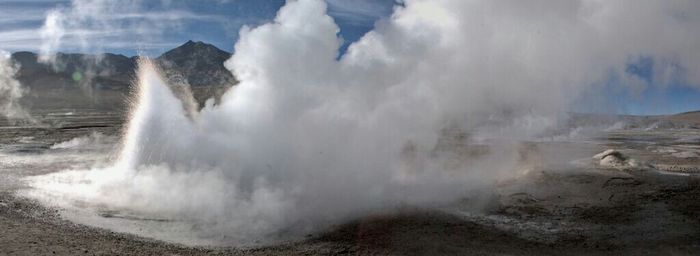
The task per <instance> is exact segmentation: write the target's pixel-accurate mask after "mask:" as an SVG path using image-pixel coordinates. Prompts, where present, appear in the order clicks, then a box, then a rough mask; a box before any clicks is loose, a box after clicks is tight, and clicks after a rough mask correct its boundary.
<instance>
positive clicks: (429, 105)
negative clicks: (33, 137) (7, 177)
mask: <svg viewBox="0 0 700 256" xmlns="http://www.w3.org/2000/svg"><path fill="white" fill-rule="evenodd" d="M404 5H405V6H403V7H397V8H396V10H395V12H394V14H393V15H392V16H391V17H390V18H388V19H385V20H382V21H380V22H378V24H377V28H376V29H375V30H374V31H371V32H369V33H368V34H367V35H365V36H364V37H363V38H362V39H361V40H359V41H358V42H356V43H354V44H352V45H351V46H350V47H349V50H348V52H347V53H346V54H345V55H344V56H343V57H342V58H341V59H340V60H337V59H336V57H337V56H338V48H339V46H340V40H339V39H338V38H337V36H336V34H337V32H338V27H337V26H336V24H335V23H334V21H333V19H332V18H331V17H330V16H328V15H326V4H325V2H323V1H320V0H299V1H289V2H288V3H287V5H285V6H284V7H283V8H282V9H281V10H280V11H279V13H278V16H277V18H276V19H275V20H274V22H272V23H270V24H265V25H262V26H259V27H257V28H248V27H244V28H243V29H242V30H241V32H240V34H241V36H240V40H239V41H238V42H237V44H236V46H235V55H234V56H232V58H231V59H230V60H228V61H227V62H226V66H227V67H228V68H229V69H230V70H231V71H232V72H233V73H234V74H235V75H236V77H237V78H238V79H239V80H240V83H239V84H238V85H237V86H236V87H234V88H233V89H232V90H230V91H229V92H227V93H226V94H225V95H224V96H223V97H222V100H221V104H219V105H217V106H211V105H209V106H206V107H205V108H204V109H202V110H201V111H200V113H199V115H196V116H188V115H187V113H186V111H185V110H183V108H182V103H180V101H179V100H178V99H177V97H175V96H174V95H173V93H172V92H171V91H170V90H169V89H168V87H167V85H166V84H165V83H164V82H163V80H162V79H161V78H160V76H159V74H158V72H157V71H156V70H155V69H154V68H153V67H152V65H151V64H149V63H148V62H144V63H141V65H140V74H139V83H138V84H139V87H140V93H139V98H138V100H137V105H136V106H135V108H134V110H133V112H132V116H131V119H130V121H129V122H130V123H129V128H128V131H127V134H126V137H125V138H124V145H123V150H122V151H121V153H120V154H121V155H120V160H119V161H118V162H117V163H116V164H115V165H114V167H113V168H108V169H106V170H101V171H97V172H95V171H93V172H81V171H72V172H66V173H59V174H54V175H51V176H46V177H38V178H36V179H35V180H34V183H33V184H34V186H36V187H39V188H41V189H45V190H49V191H50V192H51V193H52V194H60V195H67V196H68V197H69V198H80V199H84V200H85V201H87V202H91V203H95V204H99V205H107V206H109V207H114V208H116V209H129V210H131V211H135V212H139V213H145V214H149V215H159V216H169V217H172V218H175V219H187V220H191V221H194V222H202V223H206V224H207V225H204V226H205V228H201V227H202V226H199V227H200V229H193V230H194V231H195V233H197V234H198V235H201V236H202V237H209V238H211V237H213V238H214V239H215V240H216V239H223V240H226V239H231V240H233V241H245V240H250V239H256V238H259V237H263V238H267V237H269V236H270V235H272V234H280V233H286V234H292V235H298V234H300V233H303V232H305V231H314V230H317V229H318V228H323V227H326V226H327V225H328V224H332V223H338V222H340V221H344V220H347V219H348V218H353V217H357V216H361V215H362V214H366V213H368V212H371V211H374V210H381V209H387V208H391V207H393V206H396V205H403V204H409V205H418V206H431V205H434V204H440V203H444V202H449V201H452V200H456V199H458V198H460V197H461V196H463V195H464V193H465V191H466V190H469V189H473V188H479V187H482V186H486V185H488V184H491V183H492V182H493V181H495V180H496V179H498V178H499V177H504V176H508V175H510V174H512V173H513V172H514V171H515V170H517V169H518V166H517V164H518V160H517V154H516V151H515V150H514V148H515V147H514V145H516V143H517V142H518V141H520V140H527V139H531V138H534V137H536V136H537V135H538V134H540V133H541V132H543V131H545V130H546V129H547V128H551V127H552V126H554V125H556V124H557V122H558V121H559V119H560V118H561V117H564V116H565V113H566V111H567V110H569V107H570V104H571V103H572V102H573V100H574V99H575V98H576V97H577V96H578V95H580V93H581V92H583V91H585V90H587V89H588V88H592V87H595V86H596V85H597V84H600V83H601V82H603V81H605V80H607V79H608V78H609V77H610V76H618V77H621V78H622V80H625V79H627V80H632V79H634V77H632V76H631V75H629V74H627V73H626V72H625V67H626V65H627V63H628V62H629V61H630V59H631V58H634V57H635V56H640V55H643V56H650V58H653V59H656V60H664V61H658V62H657V63H659V64H658V65H657V66H654V70H658V71H659V72H663V70H667V69H671V68H676V67H683V68H682V70H685V71H684V72H676V73H673V72H671V73H672V74H674V75H675V76H677V77H676V78H677V79H685V80H687V81H689V82H691V83H695V84H700V76H698V74H697V71H698V70H700V62H699V60H700V52H698V51H697V46H698V45H700V32H698V31H697V29H696V28H697V27H698V25H699V24H700V12H697V10H700V2H697V1H665V2H660V1H659V2H653V3H652V2H638V1H616V2H611V1H593V0H581V1H537V2H528V3H525V2H523V1H516V0H513V1H462V0H430V1H428V0H406V1H404ZM689 10H695V11H689ZM445 128H450V129H454V130H460V131H468V132H469V135H465V136H462V137H463V140H465V141H463V144H464V147H466V152H468V153H469V152H471V153H470V154H466V156H465V155H460V156H455V155H454V154H453V153H451V151H450V150H441V148H442V147H441V146H440V141H441V136H442V134H444V133H445V132H444V131H445V130H446V129H445ZM448 130H449V129H448ZM477 144H486V145H488V150H477V149H478V148H479V146H480V145H477ZM471 147H473V148H471ZM455 157H457V159H456V160H455ZM455 161H457V162H458V163H459V164H454V163H455ZM57 177H58V178H57ZM86 180H88V181H90V182H83V181H86ZM288 230H293V231H288ZM223 237H226V238H223Z"/></svg>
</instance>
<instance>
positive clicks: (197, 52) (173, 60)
mask: <svg viewBox="0 0 700 256" xmlns="http://www.w3.org/2000/svg"><path fill="white" fill-rule="evenodd" d="M230 57H231V54H230V53H228V52H226V51H224V50H221V49H219V48H217V47H216V46H214V45H211V44H208V43H204V42H201V41H197V42H194V41H192V40H189V41H187V42H186V43H184V44H183V45H181V46H179V47H177V48H175V49H172V50H170V51H167V52H166V53H164V54H163V55H161V56H160V57H158V58H156V62H157V63H158V64H159V65H160V66H161V67H162V69H163V70H164V71H165V73H166V76H168V79H169V80H170V82H171V83H187V84H189V85H191V86H194V87H198V86H219V87H220V86H230V85H233V84H235V83H236V79H235V78H234V77H233V75H231V72H230V71H228V70H227V69H226V67H224V62H225V61H226V60H228V59H229V58H230Z"/></svg>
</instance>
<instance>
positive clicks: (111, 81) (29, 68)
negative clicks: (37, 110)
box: [11, 40, 238, 90]
mask: <svg viewBox="0 0 700 256" xmlns="http://www.w3.org/2000/svg"><path fill="white" fill-rule="evenodd" d="M230 56H231V53H229V52H226V51H224V50H221V49H219V48H217V47H216V46H214V45H211V44H208V43H204V42H201V41H198V42H194V41H192V40H189V41H187V42H185V43H184V44H183V45H180V46H178V47H176V48H173V49H170V50H168V51H166V52H165V53H163V54H161V55H160V56H158V57H157V58H154V59H153V60H154V63H156V64H157V65H158V66H159V67H160V68H161V70H163V72H164V75H165V77H166V78H167V79H168V80H169V82H171V83H176V84H187V85H189V86H192V87H230V86H232V85H235V84H236V83H238V81H237V80H236V78H235V77H234V76H233V75H232V74H231V72H230V71H229V70H227V69H226V67H224V61H226V60H227V59H228V58H229V57H230ZM139 58H140V57H138V56H132V57H127V56H125V55H122V54H114V53H100V54H83V53H61V52H59V53H57V54H56V55H55V58H54V61H53V62H51V63H43V62H41V61H39V56H38V54H36V53H33V52H28V51H19V52H14V53H12V56H11V59H12V60H13V62H14V63H15V64H16V65H17V66H18V72H17V74H16V76H15V77H16V78H17V79H18V80H19V81H20V83H22V85H24V86H27V87H29V88H42V87H43V88H61V87H67V86H68V87H70V86H79V87H88V88H91V89H109V90H127V89H128V88H129V86H130V85H131V83H132V81H133V79H134V77H135V73H136V68H137V62H138V59H139Z"/></svg>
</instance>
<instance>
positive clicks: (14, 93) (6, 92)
mask: <svg viewBox="0 0 700 256" xmlns="http://www.w3.org/2000/svg"><path fill="white" fill-rule="evenodd" d="M16 73H17V67H16V66H15V64H14V63H13V62H12V59H11V55H10V53H8V52H5V51H2V50H0V115H2V116H3V117H5V118H7V119H8V120H10V121H12V122H15V121H19V120H30V115H29V112H27V111H26V110H25V109H24V108H23V107H22V106H21V105H20V103H19V100H20V98H22V95H24V92H25V89H24V88H22V87H21V84H20V83H19V81H17V79H15V74H16Z"/></svg>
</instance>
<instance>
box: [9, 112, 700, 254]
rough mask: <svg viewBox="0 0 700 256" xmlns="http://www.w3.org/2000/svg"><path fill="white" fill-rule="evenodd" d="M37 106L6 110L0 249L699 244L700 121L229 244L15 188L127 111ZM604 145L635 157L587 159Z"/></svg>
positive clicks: (566, 250) (80, 157)
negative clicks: (139, 228)
mask: <svg viewBox="0 0 700 256" xmlns="http://www.w3.org/2000/svg"><path fill="white" fill-rule="evenodd" d="M38 116H39V117H41V118H40V120H42V123H40V124H22V125H13V124H11V123H8V122H5V121H0V131H1V133H0V255H53V254H59V255H200V254H214V255H217V254H218V255H230V254H233V255H236V254H241V255H242V254H245V255H249V254H253V255H300V254H304V255H316V254H325V255H327V254H362V255H365V254H380V255H383V254H396V255H407V254H409V255H411V254H412V255H454V254H461V255H464V254H468V255H591V254H593V255H619V254H634V255H700V130H694V129H682V130H649V131H647V130H643V129H639V130H624V131H614V132H609V133H606V134H603V135H600V136H598V137H597V138H594V139H589V140H581V141H576V142H570V141H568V142H567V141H540V142H530V143H527V144H525V146H524V147H523V148H524V153H523V163H524V165H523V166H524V167H523V170H521V172H520V173H519V174H518V175H517V176H516V177H514V178H509V179H503V180H500V181H499V182H497V183H495V184H493V185H492V186H491V189H490V190H488V191H479V192H478V193H473V194H469V195H465V197H464V198H463V199H462V200H461V201H459V202H455V203H454V204H452V205H447V206H444V207H442V208H440V209H420V208H415V207H406V208H403V209H395V210H392V211H385V212H376V213H372V214H370V215H369V216H366V217H364V218H361V219H357V220H354V221H351V222H349V223H345V224H343V225H338V226H334V227H331V228H329V229H328V230H327V231H326V232H324V233H322V234H316V235H310V236H309V237H307V239H305V240H303V241H299V242H294V243H286V244H281V245H275V246H267V247H261V248H222V247H192V246H184V245H178V244H171V243H165V242H160V241H157V240H155V239H151V238H144V237H139V236H136V235H132V234H124V233H116V232H113V231H110V230H107V229H101V228H95V227H90V226H86V225H80V224H75V223H73V222H70V221H68V220H66V218H65V216H64V214H65V212H64V211H63V210H62V209H53V208H47V207H44V206H42V205H40V204H39V203H37V202H34V201H32V200H28V199H25V198H23V197H21V196H18V191H22V190H23V189H26V185H25V184H24V183H23V182H22V178H23V177H27V176H32V175H40V174H46V173H51V172H56V171H59V170H64V169H70V168H80V167H89V166H92V165H94V164H97V163H101V162H108V161H109V159H110V158H111V157H112V156H111V154H110V153H109V152H112V151H113V150H114V149H115V147H118V143H117V141H118V139H117V138H118V136H119V133H120V130H121V127H122V124H123V120H124V118H123V115H122V114H120V113H116V112H114V113H110V112H104V111H92V110H89V109H85V110H52V111H47V112H45V113H38ZM76 138H78V139H76ZM96 141H97V142H99V143H95V142H96ZM608 148H614V149H617V150H619V151H620V152H622V153H623V154H625V155H626V156H628V157H629V158H632V159H635V160H636V161H637V162H638V164H637V165H635V166H622V167H616V168H613V167H603V166H600V165H598V164H597V161H595V160H593V159H591V156H593V155H594V154H596V153H599V152H601V151H603V150H605V149H608ZM47 152H50V154H47ZM555 153H556V154H555ZM562 155H563V156H566V157H565V158H564V159H549V158H552V157H553V156H562ZM543 163H547V164H543ZM97 217H102V218H110V217H112V216H109V215H103V216H97Z"/></svg>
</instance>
